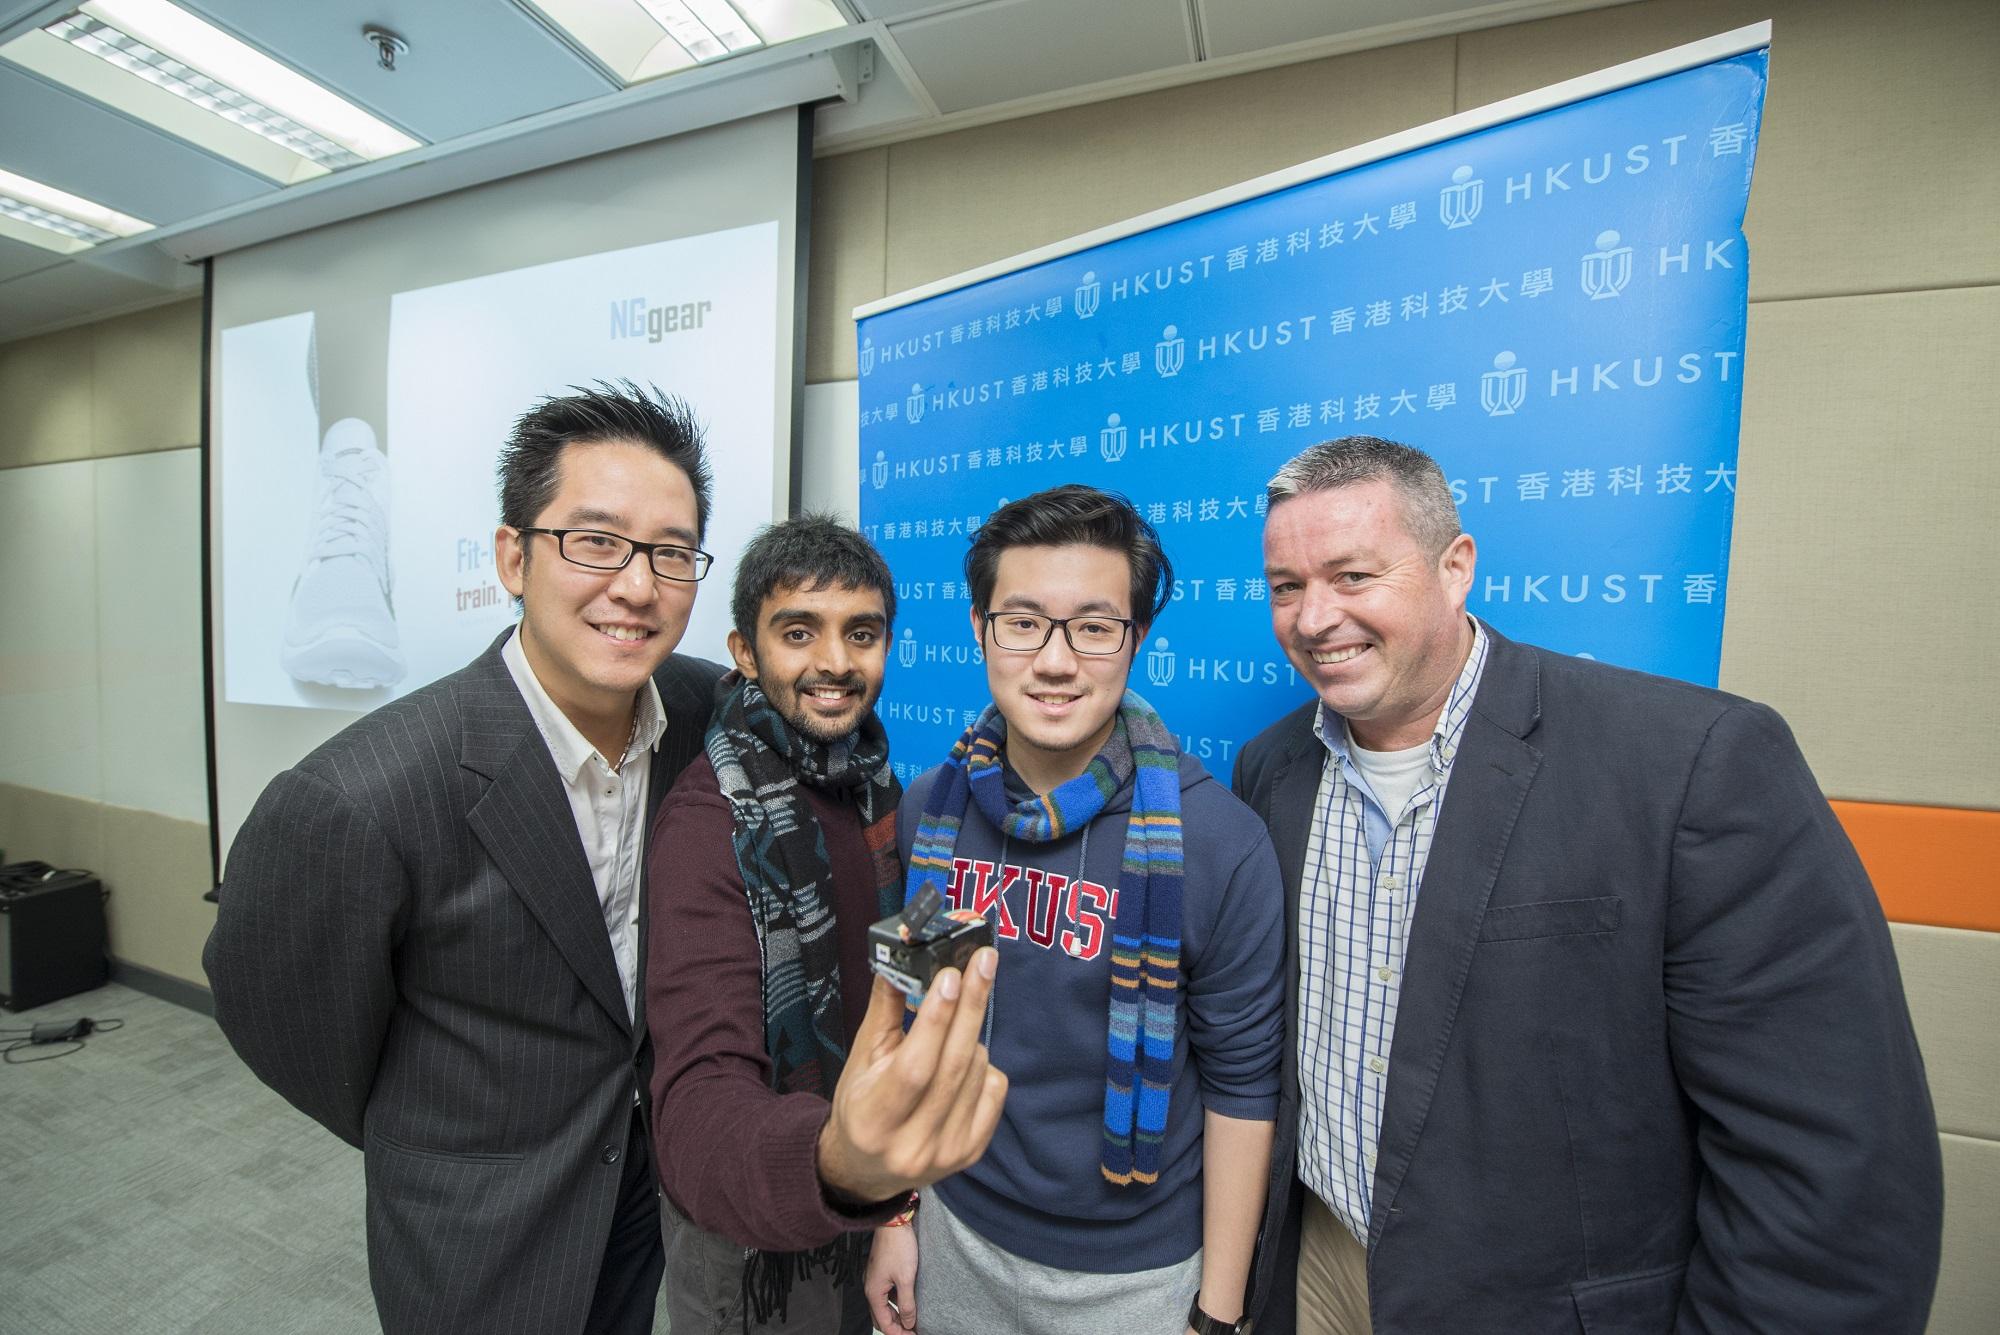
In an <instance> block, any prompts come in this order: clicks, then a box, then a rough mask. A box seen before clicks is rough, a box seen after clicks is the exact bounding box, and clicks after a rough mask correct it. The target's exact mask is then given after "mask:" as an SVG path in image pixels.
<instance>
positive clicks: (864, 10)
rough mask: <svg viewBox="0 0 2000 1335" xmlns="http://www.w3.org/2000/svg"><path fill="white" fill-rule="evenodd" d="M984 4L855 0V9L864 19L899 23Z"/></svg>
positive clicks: (951, 0) (950, 0)
mask: <svg viewBox="0 0 2000 1335" xmlns="http://www.w3.org/2000/svg"><path fill="white" fill-rule="evenodd" d="M984 3H986V0H855V3H854V7H855V9H856V10H858V11H860V13H861V15H862V17H864V18H871V19H881V20H883V21H884V22H898V21H901V20H903V19H909V18H915V17H917V16H918V15H920V14H932V13H937V12H939V11H942V10H947V9H971V8H973V7H974V6H976V5H981V4H984Z"/></svg>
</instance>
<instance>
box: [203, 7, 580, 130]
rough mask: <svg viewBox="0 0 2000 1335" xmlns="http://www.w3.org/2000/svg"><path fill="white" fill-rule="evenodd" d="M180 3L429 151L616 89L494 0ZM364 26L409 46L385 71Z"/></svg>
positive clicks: (524, 15)
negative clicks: (430, 146) (427, 144)
mask: <svg viewBox="0 0 2000 1335" xmlns="http://www.w3.org/2000/svg"><path fill="white" fill-rule="evenodd" d="M176 3H179V4H182V5H184V6H186V7H187V8H188V9H191V10H194V11H195V12H196V13H199V14H201V15H202V16H204V17H205V18H207V19H209V20H210V21H212V22H214V23H216V24H217V25H219V26H221V27H223V28H227V29H228V30H229V31H230V32H232V33H234V34H236V35H237V36H239V37H241V38H243V39H244V40H245V41H247V42H249V43H251V44H252V45H254V46H258V47H261V48H262V49H263V50H265V51H266V52H268V53H269V54H271V55H273V56H275V57H277V58H278V59H279V60H282V61H284V62H285V63H286V64H288V65H290V66H292V67H293V68H295V69H297V70H299V71H301V72H302V73H304V74H307V75H310V76H311V77H313V78H315V79H317V80H319V81H320V82H321V83H323V84H325V85H326V86H327V87H329V88H331V89H333V90H334V91H335V92H337V93H339V94H340V95H341V96H342V97H345V98H347V99H348V100H349V101H351V102H355V103H358V104H359V105H361V106H362V107H364V108H365V109H367V110H369V111H372V112H374V113H375V114H377V115H379V116H381V117H382V118H383V119H385V120H387V121H389V122H391V123H392V124H395V125H397V126H399V127H401V128H402V129H404V130H406V131H408V132H409V133H411V134H413V135H416V136H417V137H418V138H420V139H424V140H427V141H428V142H430V143H440V142H442V141H444V140H447V139H455V138H457V137H458V136H460V135H462V134H469V133H471V132H473V131H475V130H484V129H487V128H489V127H491V126H494V125H501V124H504V123H506V122H507V121H511V120H517V119H519V118H520V117H522V116H530V115H533V114H535V113H536V112H540V111H547V110H549V109H551V108H553V107H564V106H568V105H569V104H571V103H572V102H581V101H583V100H585V99H586V98H592V97H597V96H600V95H602V94H604V93H609V92H613V91H616V89H617V87H618V85H617V84H615V83H613V82H611V81H610V80H609V79H607V78H605V77H604V76H603V75H602V74H599V73H598V72H597V70H596V69H595V67H593V66H592V65H590V64H588V63H587V62H586V61H585V60H584V59H583V57H581V56H579V55H578V54H577V53H576V52H575V51H573V50H572V49H571V48H570V47H569V46H568V45H566V44H565V43H564V42H563V41H561V40H560V39H559V38H557V37H556V36H554V35H553V34H552V33H551V32H550V31H549V29H547V28H545V27H544V26H542V24H541V23H540V22H538V21H537V20H535V19H534V18H532V17H530V16H529V15H528V14H527V13H526V12H525V11H523V10H522V9H521V8H520V7H519V6H517V5H513V4H507V3H498V2H496V0H425V2H424V3H423V4H415V5H410V4H405V5H379V4H376V5H371V4H355V3H351V0H343V2H342V3H327V4H282V5H278V4H272V3H271V0H176ZM372 22H379V23H380V24H381V25H382V26H383V27H385V28H388V29H390V30H392V31H394V32H395V33H396V35H397V36H399V37H401V38H402V39H403V40H404V41H406V42H408V43H409V44H410V49H409V51H407V52H406V53H404V54H403V55H402V56H400V57H398V58H397V61H396V69H395V71H394V72H393V73H391V72H390V71H388V70H385V69H383V68H382V67H381V65H380V64H379V63H378V62H377V60H376V55H375V48H374V46H373V45H372V44H370V43H369V42H368V41H367V40H366V39H365V38H363V37H362V35H361V29H362V28H363V27H364V26H367V25H368V24H369V23H372Z"/></svg>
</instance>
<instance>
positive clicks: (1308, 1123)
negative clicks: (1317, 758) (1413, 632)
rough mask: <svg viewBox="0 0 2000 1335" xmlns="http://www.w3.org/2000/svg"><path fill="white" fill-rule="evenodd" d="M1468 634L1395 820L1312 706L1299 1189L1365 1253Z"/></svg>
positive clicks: (1466, 710) (1482, 651) (1338, 728)
mask: <svg viewBox="0 0 2000 1335" xmlns="http://www.w3.org/2000/svg"><path fill="white" fill-rule="evenodd" d="M1472 631H1473V637H1472V652H1471V653H1470V654H1468V655H1467V656H1466V660H1465V666H1464V668H1463V669H1461V670H1460V672H1459V674H1458V681H1457V683H1456V684H1455V685H1454V686H1453V687H1452V692H1451V695H1450V697H1449V698H1448V699H1447V700H1446V702H1445V707H1444V712H1443V713H1442V714H1440V715H1439V716H1438V721H1437V727H1436V728H1435V729H1434V730H1433V731H1432V733H1431V740H1430V776H1429V780H1428V782H1426V783H1425V784H1424V785H1423V786H1422V787H1420V788H1419V789H1418V790H1417V791H1416V792H1415V793H1414V794H1413V795H1412V796H1411V797H1410V800H1409V801H1408V802H1407V803H1405V804H1404V807H1403V809H1402V810H1401V811H1384V810H1383V809H1382V806H1381V803H1380V802H1378V801H1377V800H1376V798H1375V795H1374V794H1373V793H1372V792H1370V791H1369V789H1368V785H1367V782H1366V781H1365V780H1364V779H1363V777H1362V775H1361V772H1360V771H1359V770H1358V769H1356V767H1355V764H1354V760H1353V757H1352V756H1351V755H1350V754H1349V752H1348V745H1347V729H1346V724H1345V723H1344V721H1343V720H1342V719H1341V717H1340V716H1339V715H1338V714H1335V713H1333V712H1332V711H1331V710H1328V709H1327V708H1326V707H1325V706H1324V705H1322V706H1321V707H1320V711H1319V718H1318V721H1317V723H1316V724H1315V728H1316V730H1317V731H1318V733H1319V738H1320V741H1321V742H1323V743H1324V744H1325V746H1326V750H1327V756H1326V761H1325V766H1324V768H1323V769H1322V771H1321V774H1320V781H1319V796H1318V798H1317V800H1316V806H1315V814H1314V818H1313V824H1312V829H1311V832H1310V833H1309V834H1308V836H1307V839H1306V861H1305V878H1304V884H1303V885H1301V887H1300V890H1299V921H1298V932H1299V1034H1298V1043H1299V1054H1298V1055H1299V1151H1298V1164H1299V1179H1300V1180H1301V1181H1302V1182H1304V1183H1305V1184H1306V1185H1307V1186H1308V1187H1310V1188H1312V1190H1313V1192H1314V1194H1316V1195H1317V1196H1318V1197H1319V1198H1320V1199H1321V1200H1323V1201H1325V1202H1326V1203H1327V1205H1328V1207H1329V1208H1331V1209H1332V1210H1333V1212H1334V1213H1335V1214H1337V1215H1339V1216H1340V1218H1341V1219H1342V1220H1343V1221H1344V1222H1345V1223H1346V1225H1347V1227H1348V1228H1349V1229H1351V1230H1352V1231H1353V1233H1354V1236H1355V1237H1357V1238H1359V1239H1361V1240H1362V1241H1363V1242H1366V1241H1367V1239H1368V1219H1369V1213H1370V1210H1371V1208H1372V1205H1373V1196H1374V1187H1375V1148H1376V1143H1377V1142H1378V1141H1379V1140H1380V1139H1381V1136H1382V1108H1383V1104H1384V1101H1385V1096H1386V1094H1387V1091H1388V1087H1389V1049H1390V1046H1391V1044H1392V1043H1393V1041H1394V1039H1395V1036H1396V1003H1397V999H1398V998H1399V997H1400V996H1401V993H1402V983H1403V957H1404V955H1405V953H1406V952H1407V950H1408V947H1409V939H1410V937H1409V927H1410V922H1411V919H1412V915H1413V914H1414V913H1415V911H1416V906H1417V889H1418V887H1419V886H1420V885H1421V884H1422V882H1423V876H1424V864H1425V863H1426V862H1427V861H1428V860H1429V858H1430V851H1431V837H1432V834H1433V832H1434V831H1435V830H1436V829H1437V817H1438V811H1439V809H1440V808H1441V806H1442V805H1443V802H1444V792H1445V785H1446V784H1447V783H1448V782H1449V781H1450V779H1451V767H1452V762H1453V761H1454V760H1455V759H1456V758H1457V756H1458V742H1459V738H1460V736H1461V735H1462V734H1463V733H1464V731H1465V720H1466V718H1467V717H1468V716H1469V715H1470V714H1471V712H1472V697H1473V693H1474V692H1475V691H1477V690H1478V688H1479V675H1480V672H1481V671H1482V670H1483V669H1484V668H1485V666H1486V649H1487V643H1488V641H1487V637H1486V630H1485V628H1484V627H1482V626H1481V625H1480V624H1479V622H1478V621H1477V620H1474V621H1473V622H1472Z"/></svg>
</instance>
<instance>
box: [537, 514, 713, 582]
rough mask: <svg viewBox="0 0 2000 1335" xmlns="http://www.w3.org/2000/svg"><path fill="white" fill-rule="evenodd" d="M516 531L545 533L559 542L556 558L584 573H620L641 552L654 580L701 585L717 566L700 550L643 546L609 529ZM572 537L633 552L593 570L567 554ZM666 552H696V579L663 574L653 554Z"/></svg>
mask: <svg viewBox="0 0 2000 1335" xmlns="http://www.w3.org/2000/svg"><path fill="white" fill-rule="evenodd" d="M514 531H515V532H516V533H546V534H548V535H549V536H550V537H552V538H554V539H555V540H556V555H557V556H560V557H561V558H562V559H563V560H565V561H567V562H569V563H570V564H571V565H573V566H577V567H580V568H581V569H584V570H595V571H598V572H600V573H602V574H606V575H609V574H614V573H616V572H617V571H620V570H623V569H624V568H625V567H626V566H629V565H631V564H632V558H633V557H635V556H637V555H639V553H641V552H644V553H645V554H646V567H647V569H649V570H651V571H652V572H653V578H655V579H665V580H672V581H673V582H674V583H676V584H699V583H701V582H702V580H704V579H706V578H708V572H709V571H710V570H711V569H713V568H714V566H715V558H714V557H713V556H711V555H709V554H708V553H707V552H705V551H703V550H702V549H701V548H699V547H690V546H688V545H687V544H686V543H684V542H641V541H639V540H638V539H637V538H628V537H626V536H625V535H624V534H623V533H613V532H612V531H611V530H610V529H608V528H525V527H524V528H517V529H515V530H514ZM572 533H595V534H598V535H599V536H601V537H606V538H616V539H618V540H619V541H620V542H623V543H627V544H629V545H630V546H631V548H632V550H631V551H629V552H627V553H626V554H625V559H624V560H623V561H620V562H619V563H618V564H617V565H615V566H594V565H592V564H590V562H588V561H579V560H577V559H576V558H575V557H574V556H571V555H570V554H569V553H568V552H567V551H565V550H564V548H565V546H566V544H565V543H564V541H563V539H565V538H567V537H568V536H569V535H570V534H572ZM666 550H672V551H677V552H693V553H694V554H695V556H697V557H698V558H700V560H699V563H698V565H697V568H696V574H695V577H694V578H693V579H683V578H681V577H680V576H679V575H669V574H666V573H664V572H663V571H662V570H661V569H660V568H659V567H658V566H657V565H654V564H653V553H654V552H657V551H666Z"/></svg>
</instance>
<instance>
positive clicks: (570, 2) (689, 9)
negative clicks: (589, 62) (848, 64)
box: [517, 0, 847, 84]
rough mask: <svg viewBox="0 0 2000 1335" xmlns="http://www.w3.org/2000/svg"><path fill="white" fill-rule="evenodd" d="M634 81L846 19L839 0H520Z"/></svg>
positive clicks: (824, 28)
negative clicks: (833, 2)
mask: <svg viewBox="0 0 2000 1335" xmlns="http://www.w3.org/2000/svg"><path fill="white" fill-rule="evenodd" d="M517 3H520V4H522V5H524V6H526V7H528V8H532V9H534V10H537V11H539V12H540V13H541V14H542V15H544V16H545V17H546V18H547V19H548V20H549V21H550V22H551V23H553V24H555V25H556V26H557V27H559V28H561V29H563V30H564V31H565V32H567V33H568V34H569V35H570V36H571V37H572V38H574V39H575V40H576V42H577V43H578V45H580V46H582V47H583V48H584V49H586V50H588V51H589V52H590V53H591V54H592V55H593V56H596V57H597V59H598V60H599V61H600V62H602V63H603V64H604V66H605V67H606V68H607V69H609V70H610V71H611V72H612V73H613V74H615V75H617V76H618V77H619V78H620V79H622V80H624V81H625V82H626V83H628V84H633V83H641V82H644V81H645V80H647V79H655V78H658V77H660V76H661V75H664V74H672V73H674V72H676V71H678V70H684V69H687V68H688V67H690V66H692V65H696V64H708V63H709V62H711V61H715V60H721V59H723V58H724V57H727V56H731V55H735V54H736V53H738V52H740V51H751V50H755V49H757V48H759V47H763V46H775V45H777V44H779V43H781V42H789V41H794V40H796V39H798V38H801V37H810V36H812V35H813V34H814V33H820V32H825V31H827V30H828V29H831V28H839V27H842V26H845V24H846V23H847V19H846V17H845V16H843V15H842V14H841V12H840V11H839V10H838V9H836V8H835V7H834V6H833V4H832V0H517Z"/></svg>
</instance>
